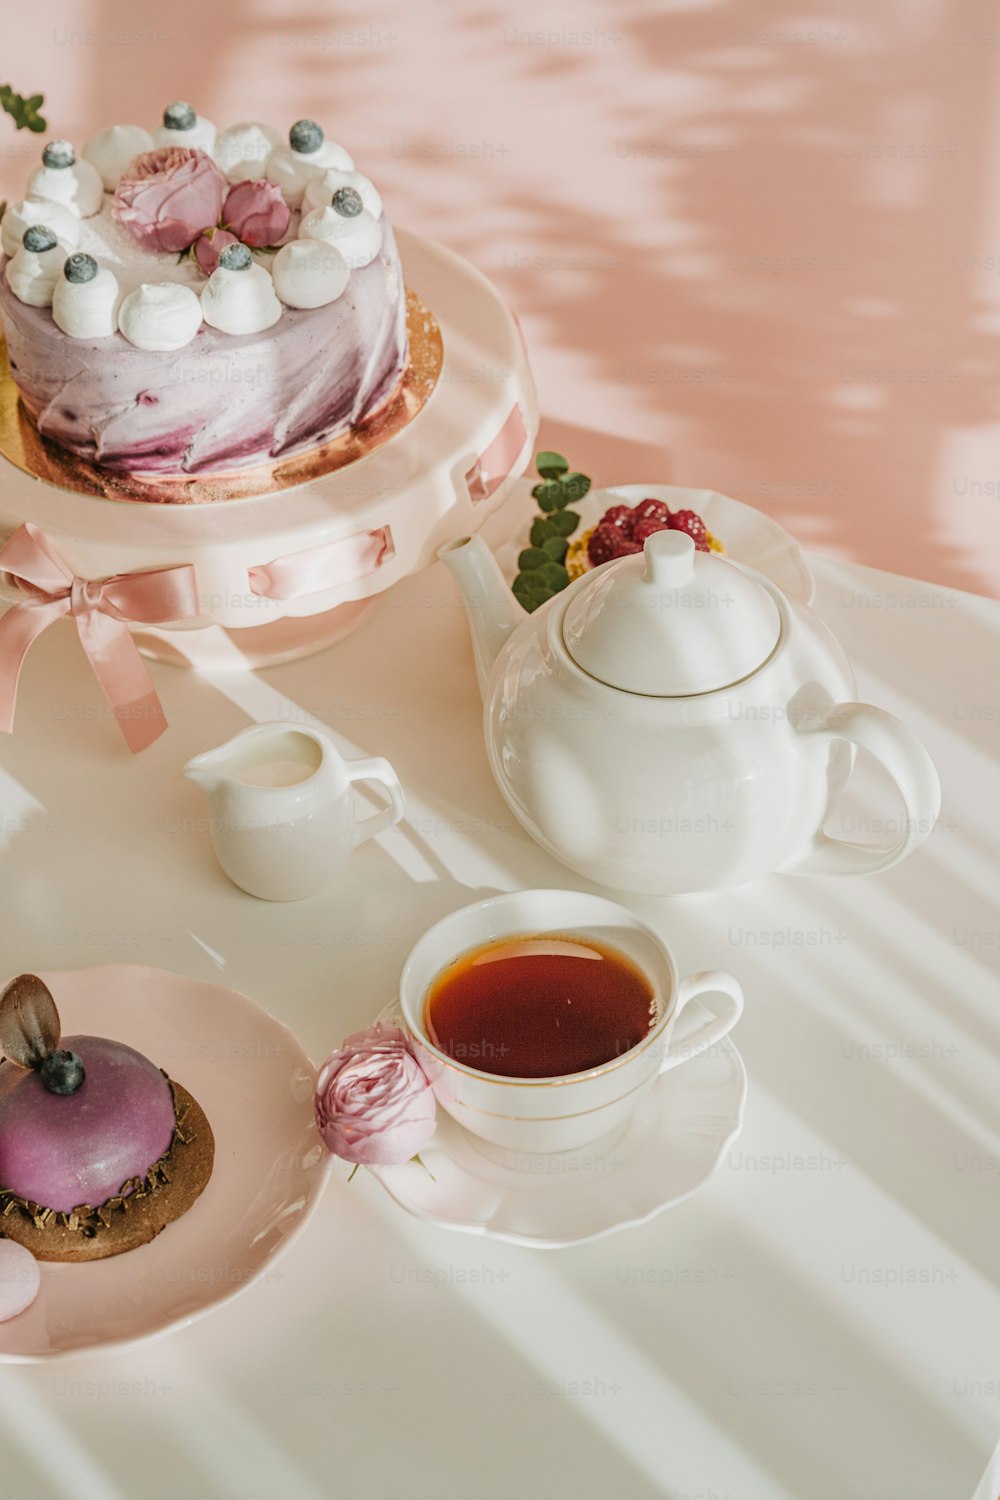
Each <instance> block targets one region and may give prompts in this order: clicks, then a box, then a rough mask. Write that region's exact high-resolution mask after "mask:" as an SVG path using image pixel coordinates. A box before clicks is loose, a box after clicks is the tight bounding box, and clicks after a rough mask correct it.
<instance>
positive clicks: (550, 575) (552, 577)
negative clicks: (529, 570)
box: [534, 562, 569, 594]
mask: <svg viewBox="0 0 1000 1500" xmlns="http://www.w3.org/2000/svg"><path fill="white" fill-rule="evenodd" d="M534 572H535V574H536V575H537V577H538V581H539V583H541V584H543V585H544V586H545V587H546V588H549V589H551V590H552V592H553V593H555V594H558V593H559V591H560V590H561V589H564V588H565V587H566V585H567V584H568V583H569V574H568V573H567V572H566V569H565V568H564V567H563V566H562V564H561V563H555V562H547V563H546V565H545V567H544V568H537V569H535V570H534Z"/></svg>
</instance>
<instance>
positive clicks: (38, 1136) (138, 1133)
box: [0, 1036, 176, 1214]
mask: <svg viewBox="0 0 1000 1500" xmlns="http://www.w3.org/2000/svg"><path fill="white" fill-rule="evenodd" d="M59 1045H60V1048H61V1049H63V1050H65V1051H69V1052H72V1053H73V1054H75V1056H77V1057H79V1059H80V1062H81V1064H82V1066H83V1072H84V1079H83V1082H82V1083H81V1084H80V1087H79V1088H78V1089H76V1090H75V1091H74V1092H73V1093H72V1094H68V1095H59V1094H52V1093H50V1091H49V1090H48V1089H47V1088H46V1086H45V1083H44V1082H43V1080H42V1075H41V1072H40V1071H38V1070H33V1071H32V1072H29V1073H24V1072H23V1070H22V1069H20V1068H16V1067H11V1066H10V1065H8V1064H3V1065H2V1066H0V1183H2V1184H3V1186H4V1187H5V1188H6V1189H8V1190H9V1191H10V1192H11V1193H14V1194H16V1195H17V1196H18V1197H20V1198H27V1199H30V1200H31V1202H33V1203H43V1204H45V1206H46V1207H47V1208H52V1209H55V1210H56V1212H57V1213H67V1214H68V1213H69V1212H71V1210H72V1209H74V1208H76V1207H77V1206H78V1205H79V1204H81V1203H92V1204H96V1203H104V1202H105V1201H106V1200H107V1199H108V1198H110V1197H112V1196H113V1194H115V1193H117V1192H118V1189H119V1188H120V1187H121V1185H122V1183H123V1182H128V1181H129V1179H130V1178H132V1177H142V1176H143V1175H144V1173H145V1172H147V1171H148V1169H149V1167H150V1165H151V1163H152V1162H154V1161H158V1160H159V1158H160V1157H161V1156H163V1155H164V1153H165V1152H166V1151H167V1149H168V1147H169V1146H170V1142H171V1139H172V1137H173V1133H174V1125H175V1124H176V1121H175V1118H174V1100H173V1095H172V1094H171V1092H170V1084H169V1083H168V1082H167V1080H166V1079H165V1078H164V1076H163V1074H162V1073H161V1072H160V1070H159V1068H157V1067H154V1065H153V1064H152V1063H151V1062H150V1061H149V1059H148V1058H146V1057H143V1055H142V1053H141V1052H135V1051H133V1049H132V1048H131V1047H126V1046H125V1045H124V1043H123V1042H112V1041H109V1040H108V1038H107V1037H101V1036H68V1037H63V1038H62V1040H61V1041H60V1044H59Z"/></svg>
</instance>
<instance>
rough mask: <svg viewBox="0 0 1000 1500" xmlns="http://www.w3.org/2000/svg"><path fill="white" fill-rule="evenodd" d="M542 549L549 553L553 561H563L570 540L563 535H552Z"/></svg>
mask: <svg viewBox="0 0 1000 1500" xmlns="http://www.w3.org/2000/svg"><path fill="white" fill-rule="evenodd" d="M542 550H543V551H544V552H547V553H548V555H549V557H550V558H551V559H552V561H553V562H557V563H561V562H562V561H563V560H564V559H565V557H566V553H567V552H568V551H569V542H567V540H566V538H565V537H563V536H550V537H549V539H548V541H547V542H546V543H545V546H544V548H543V549H542Z"/></svg>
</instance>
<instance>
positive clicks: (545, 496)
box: [511, 452, 590, 614]
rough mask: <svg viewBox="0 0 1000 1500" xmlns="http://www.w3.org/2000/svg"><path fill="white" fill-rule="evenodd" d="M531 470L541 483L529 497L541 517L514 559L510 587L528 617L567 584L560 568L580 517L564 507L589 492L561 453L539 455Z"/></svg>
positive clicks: (584, 478) (587, 484) (584, 480)
mask: <svg viewBox="0 0 1000 1500" xmlns="http://www.w3.org/2000/svg"><path fill="white" fill-rule="evenodd" d="M535 468H536V469H537V470H538V473H539V475H540V476H541V483H540V484H536V485H535V487H534V489H533V490H532V492H531V493H532V496H533V497H534V499H535V500H537V501H538V508H539V510H540V511H541V512H542V514H541V515H540V516H537V517H536V519H535V520H534V521H533V522H532V524H531V535H530V537H529V541H530V543H531V545H530V547H525V548H524V550H523V551H522V552H521V553H520V555H519V556H518V559H517V566H518V570H519V571H518V575H517V577H516V578H515V579H514V582H513V584H512V585H511V587H512V588H513V590H514V597H515V598H516V599H517V601H518V603H519V604H521V605H522V606H523V607H524V609H526V610H527V612H528V614H531V613H532V612H533V611H534V610H536V609H537V608H538V607H539V605H541V604H544V603H545V601H546V599H551V598H552V596H553V594H558V593H560V592H561V591H562V590H563V589H564V588H565V587H566V586H567V584H568V583H569V574H568V573H567V571H566V568H565V566H564V564H565V561H566V553H567V552H568V551H569V538H570V537H571V536H572V535H573V533H574V531H575V530H576V528H577V527H578V526H579V524H580V517H579V516H578V515H577V513H576V511H575V510H569V509H568V507H569V506H570V505H571V504H574V503H576V502H578V501H580V500H582V499H583V497H584V495H585V494H586V493H587V491H588V490H589V489H590V480H589V479H588V478H587V476H586V474H580V473H578V472H577V471H576V470H575V469H574V470H571V469H570V466H569V463H568V461H567V460H566V459H565V458H563V456H562V454H561V453H550V452H545V453H539V454H538V455H537V456H536V458H535Z"/></svg>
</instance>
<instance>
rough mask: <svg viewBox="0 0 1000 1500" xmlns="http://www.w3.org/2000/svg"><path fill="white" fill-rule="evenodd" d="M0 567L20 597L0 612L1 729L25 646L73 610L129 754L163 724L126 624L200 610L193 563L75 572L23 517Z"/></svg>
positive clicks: (8, 726) (8, 725)
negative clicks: (95, 575) (110, 573)
mask: <svg viewBox="0 0 1000 1500" xmlns="http://www.w3.org/2000/svg"><path fill="white" fill-rule="evenodd" d="M0 570H2V571H4V572H5V573H8V574H10V575H11V576H12V577H13V578H14V579H15V581H16V583H17V585H18V587H19V588H20V590H21V592H22V593H23V594H25V595H26V596H27V597H26V598H25V599H24V601H23V602H22V603H20V604H15V605H13V606H12V607H11V608H10V609H8V611H7V613H6V614H5V615H4V616H3V618H2V619H0V730H2V731H3V732H4V733H6V734H10V733H11V731H12V730H13V728H14V705H15V702H16V700H17V682H18V678H19V677H20V675H21V667H22V665H23V664H24V658H25V656H26V655H27V652H28V648H29V647H30V646H31V644H32V642H33V641H34V640H35V639H36V637H38V636H40V635H41V633H42V631H43V630H46V629H47V628H48V626H50V625H51V624H52V623H53V621H54V620H59V619H62V618H63V616H65V615H72V617H73V619H74V620H75V621H76V628H77V632H78V633H79V636H80V641H81V643H82V645H83V649H84V651H85V652H86V653H87V659H88V661H89V662H90V665H91V666H92V667H93V669H94V673H95V676H96V677H97V680H98V682H99V683H100V684H101V687H102V689H103V690H104V696H105V697H106V698H107V700H108V702H109V703H110V705H111V707H112V709H113V710H114V713H115V718H116V719H117V721H118V727H119V728H120V729H121V732H122V734H123V735H124V736H125V741H126V743H127V745H128V747H129V749H130V750H131V751H132V754H133V755H135V754H136V753H137V751H139V750H145V748H146V746H147V745H151V744H152V743H153V741H154V740H156V739H159V737H160V735H161V734H162V733H163V731H164V730H165V729H166V727H167V720H166V715H165V714H164V712H163V708H162V706H161V704H160V700H159V698H158V697H157V696H156V691H155V689H154V687H153V683H152V680H151V678H150V676H149V673H148V672H147V671H146V667H145V665H144V663H143V660H142V657H141V656H140V655H139V652H138V649H137V648H136V644H135V642H134V641H133V639H132V636H131V633H130V631H129V628H128V622H129V621H133V622H134V623H136V624H139V625H162V624H164V623H165V622H166V621H168V620H189V619H192V618H193V617H194V616H196V615H198V614H200V612H201V611H200V606H199V603H198V595H197V591H196V587H195V573H194V568H193V567H191V565H190V564H189V563H184V564H182V565H181V566H179V567H173V568H157V569H154V570H153V571H152V572H149V573H120V574H118V576H117V577H115V578H105V579H101V580H91V579H88V578H77V577H75V576H74V574H73V573H72V572H71V571H70V570H69V568H67V566H66V564H65V563H64V562H63V561H62V559H61V558H60V557H59V556H58V555H57V554H56V553H55V552H54V551H53V550H52V546H51V544H50V542H49V540H48V538H47V537H46V535H45V533H44V532H42V531H39V529H38V527H37V526H32V524H31V522H30V521H26V522H25V523H24V525H23V526H19V527H18V529H17V530H16V531H15V532H14V534H13V536H11V537H10V538H9V539H8V541H7V542H5V543H4V545H3V547H0Z"/></svg>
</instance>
